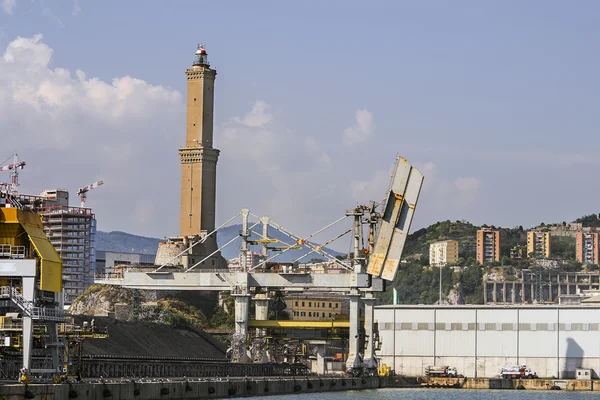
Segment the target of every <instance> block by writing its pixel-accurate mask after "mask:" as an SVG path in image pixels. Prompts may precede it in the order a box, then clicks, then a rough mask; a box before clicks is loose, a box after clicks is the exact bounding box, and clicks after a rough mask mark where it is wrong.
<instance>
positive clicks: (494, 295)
mask: <svg viewBox="0 0 600 400" xmlns="http://www.w3.org/2000/svg"><path fill="white" fill-rule="evenodd" d="M497 289H498V288H497V283H496V282H494V291H493V292H492V301H493V302H494V303H496V296H497V295H496V292H497Z"/></svg>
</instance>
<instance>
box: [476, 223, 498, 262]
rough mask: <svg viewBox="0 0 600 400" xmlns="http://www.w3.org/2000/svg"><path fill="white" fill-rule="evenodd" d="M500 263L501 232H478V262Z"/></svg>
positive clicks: (489, 230) (483, 230)
mask: <svg viewBox="0 0 600 400" xmlns="http://www.w3.org/2000/svg"><path fill="white" fill-rule="evenodd" d="M494 261H500V231H496V230H492V229H488V228H484V229H480V230H478V231H477V262H478V263H479V264H485V263H490V262H494Z"/></svg>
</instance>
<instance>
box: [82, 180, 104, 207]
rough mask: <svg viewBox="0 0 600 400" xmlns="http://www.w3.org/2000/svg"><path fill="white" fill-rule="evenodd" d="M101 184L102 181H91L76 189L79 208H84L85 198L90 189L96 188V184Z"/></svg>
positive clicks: (102, 183)
mask: <svg viewBox="0 0 600 400" xmlns="http://www.w3.org/2000/svg"><path fill="white" fill-rule="evenodd" d="M102 185H104V181H97V182H94V183H92V184H91V185H87V186H84V187H82V188H81V189H79V190H78V191H77V196H79V199H80V200H81V208H85V200H86V199H87V193H88V192H89V191H90V190H92V189H96V188H97V187H98V186H102Z"/></svg>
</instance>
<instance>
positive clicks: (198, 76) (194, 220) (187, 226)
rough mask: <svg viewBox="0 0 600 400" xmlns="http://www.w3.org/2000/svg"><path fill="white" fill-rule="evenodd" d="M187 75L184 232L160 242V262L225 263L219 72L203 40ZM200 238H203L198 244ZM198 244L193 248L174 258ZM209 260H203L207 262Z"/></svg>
mask: <svg viewBox="0 0 600 400" xmlns="http://www.w3.org/2000/svg"><path fill="white" fill-rule="evenodd" d="M185 75H186V77H187V117H186V137H185V147H182V148H180V149H179V157H180V161H181V208H180V216H179V236H178V237H171V238H169V240H168V242H165V243H161V244H160V245H159V249H158V253H157V257H156V264H158V265H162V264H164V263H168V264H172V265H177V264H179V265H183V267H184V268H189V267H191V266H193V265H195V264H197V263H200V264H198V265H197V266H196V268H198V269H202V268H222V267H226V263H225V260H224V259H223V257H221V254H220V252H216V253H215V254H214V255H213V256H211V257H210V258H208V259H206V260H204V259H205V258H206V257H208V256H209V255H211V254H212V253H213V252H215V251H216V250H217V241H216V234H213V235H212V236H210V237H209V238H205V237H206V235H208V234H209V233H211V232H212V231H213V230H214V229H215V203H216V185H217V160H218V159H219V150H218V149H215V148H214V147H213V108H214V87H215V77H216V76H217V71H216V70H214V69H211V68H210V64H209V63H208V54H207V53H206V50H205V49H204V46H201V45H199V46H198V50H197V51H196V54H195V56H194V62H193V64H192V67H191V68H188V69H186V70H185ZM198 242H200V243H198ZM192 244H194V246H193V247H192V248H191V250H189V251H188V252H186V253H184V254H183V255H182V256H181V257H177V258H176V259H175V260H173V261H169V260H171V258H172V257H173V256H175V255H176V254H179V253H181V252H182V251H183V250H184V249H185V248H187V247H189V246H190V245H192ZM202 260H204V261H202Z"/></svg>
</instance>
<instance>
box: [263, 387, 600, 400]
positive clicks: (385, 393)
mask: <svg viewBox="0 0 600 400" xmlns="http://www.w3.org/2000/svg"><path fill="white" fill-rule="evenodd" d="M252 399H255V400H273V399H282V400H338V399H342V400H354V399H356V400H393V399H402V400H475V399H485V400H505V399H522V400H542V399H550V400H552V399H556V400H558V399H560V400H570V399H573V400H588V399H596V400H597V399H600V393H599V392H573V391H566V390H560V391H559V390H556V391H546V390H537V391H533V390H470V389H464V390H460V389H456V390H452V389H445V390H443V389H377V390H347V391H345V392H335V393H334V392H328V393H309V394H290V395H285V396H281V395H277V396H257V397H252Z"/></svg>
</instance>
